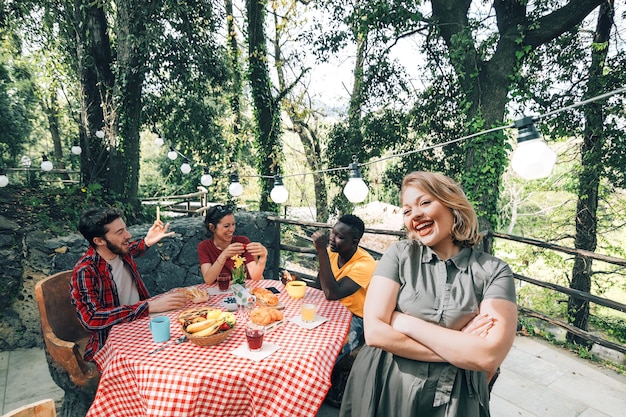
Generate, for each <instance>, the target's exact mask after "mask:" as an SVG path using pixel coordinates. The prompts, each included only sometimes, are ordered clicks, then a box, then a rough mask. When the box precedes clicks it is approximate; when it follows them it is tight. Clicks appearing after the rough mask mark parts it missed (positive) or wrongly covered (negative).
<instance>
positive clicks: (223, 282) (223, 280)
mask: <svg viewBox="0 0 626 417" xmlns="http://www.w3.org/2000/svg"><path fill="white" fill-rule="evenodd" d="M217 286H218V287H219V289H220V291H228V287H229V286H230V275H229V274H219V275H218V276H217Z"/></svg>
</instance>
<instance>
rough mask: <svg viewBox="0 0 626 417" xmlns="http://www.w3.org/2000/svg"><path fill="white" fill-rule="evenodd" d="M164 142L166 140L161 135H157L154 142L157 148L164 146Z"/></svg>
mask: <svg viewBox="0 0 626 417" xmlns="http://www.w3.org/2000/svg"><path fill="white" fill-rule="evenodd" d="M164 143H165V142H164V141H163V138H162V137H161V136H159V135H157V137H156V139H154V144H155V145H156V146H157V148H160V147H161V146H163V144H164Z"/></svg>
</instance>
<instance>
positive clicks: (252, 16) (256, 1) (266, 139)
mask: <svg viewBox="0 0 626 417" xmlns="http://www.w3.org/2000/svg"><path fill="white" fill-rule="evenodd" d="M265 5H266V2H265V1H264V0H247V1H246V6H247V11H248V61H249V68H250V69H249V81H250V86H251V88H252V96H253V99H254V113H255V119H256V129H257V132H256V145H257V152H258V155H257V158H258V159H257V170H258V172H259V173H260V174H261V175H265V176H268V175H273V174H275V173H276V172H279V171H280V166H279V160H280V158H281V155H282V150H281V146H280V145H281V144H280V107H279V103H277V102H276V100H275V99H274V97H273V96H272V88H271V87H272V85H271V80H270V76H269V70H268V67H267V46H266V37H265V28H264V24H265ZM273 187H274V182H273V181H272V180H271V178H262V179H261V196H260V200H259V209H260V210H261V211H272V212H277V210H278V207H277V205H276V203H274V202H273V201H271V200H270V198H269V195H270V192H271V191H272V188H273Z"/></svg>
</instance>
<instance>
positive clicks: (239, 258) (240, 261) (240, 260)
mask: <svg viewBox="0 0 626 417" xmlns="http://www.w3.org/2000/svg"><path fill="white" fill-rule="evenodd" d="M230 259H232V260H233V261H235V269H236V268H239V267H240V266H241V265H243V263H244V262H245V261H246V259H245V258H243V257H242V256H241V255H235V256H232V257H231V258H230Z"/></svg>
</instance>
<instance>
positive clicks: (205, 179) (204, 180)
mask: <svg viewBox="0 0 626 417" xmlns="http://www.w3.org/2000/svg"><path fill="white" fill-rule="evenodd" d="M200 184H202V185H204V186H205V187H208V186H209V185H211V184H213V177H212V176H211V174H209V168H204V174H202V177H200Z"/></svg>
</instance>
